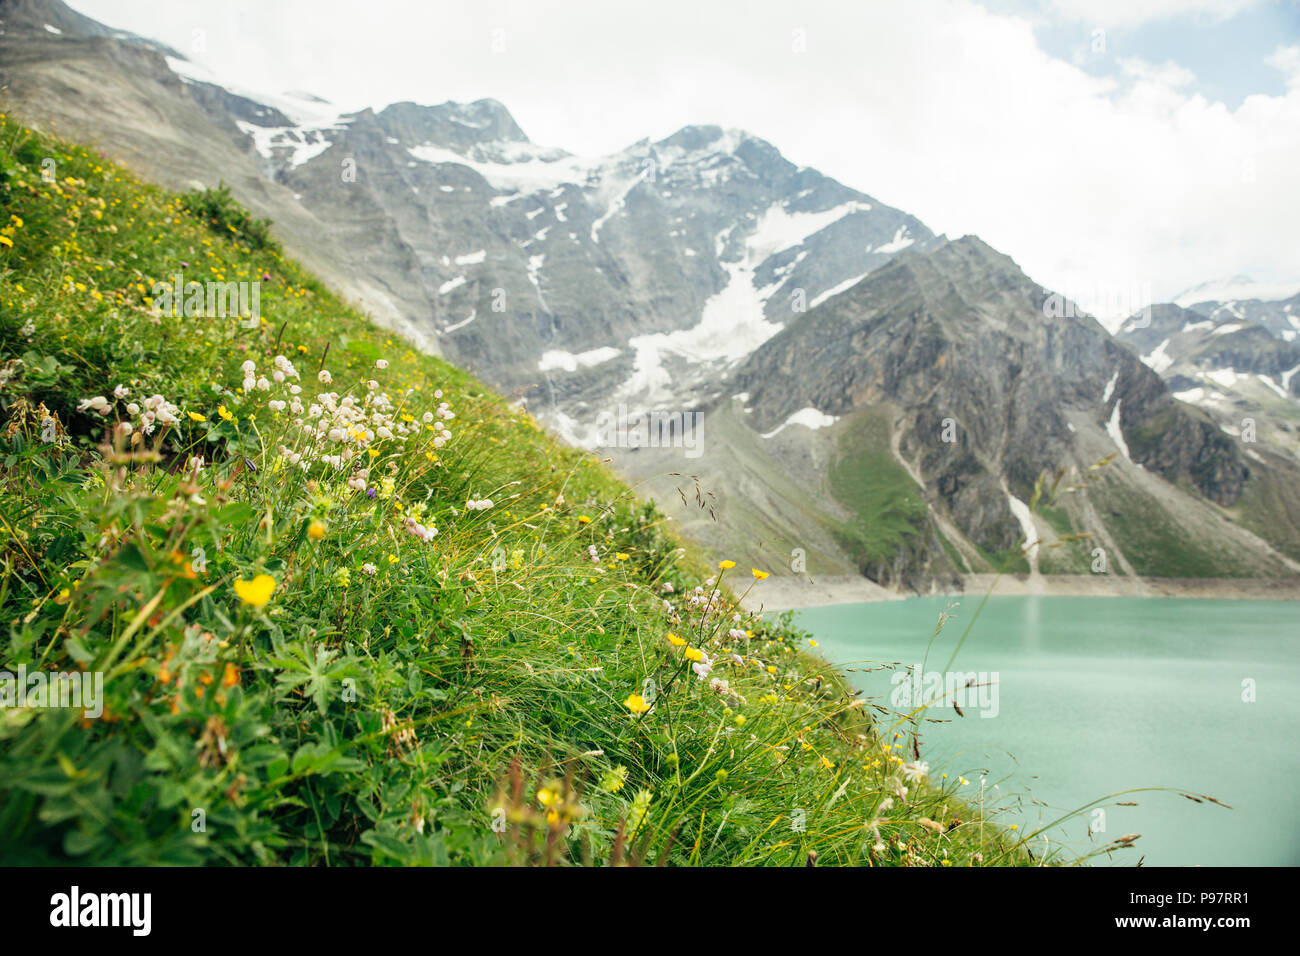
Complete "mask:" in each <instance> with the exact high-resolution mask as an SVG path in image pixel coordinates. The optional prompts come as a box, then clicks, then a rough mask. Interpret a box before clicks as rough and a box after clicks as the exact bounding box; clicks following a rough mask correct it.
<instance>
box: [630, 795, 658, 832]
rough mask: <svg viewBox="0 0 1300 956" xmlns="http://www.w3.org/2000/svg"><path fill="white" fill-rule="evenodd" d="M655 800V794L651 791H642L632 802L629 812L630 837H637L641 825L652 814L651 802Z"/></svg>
mask: <svg viewBox="0 0 1300 956" xmlns="http://www.w3.org/2000/svg"><path fill="white" fill-rule="evenodd" d="M652 799H654V794H653V793H652V792H651V791H649V790H642V791H640V792H639V793H638V794H637V795H636V797H635V798H633V800H632V806H631V807H629V808H628V811H627V834H628V836H629V837H632V836H635V835H636V832H637V830H639V829H640V828H641V824H642V823H643V822H645V818H646V814H647V813H649V812H650V801H651V800H652Z"/></svg>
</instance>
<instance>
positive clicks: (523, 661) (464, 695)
mask: <svg viewBox="0 0 1300 956" xmlns="http://www.w3.org/2000/svg"><path fill="white" fill-rule="evenodd" d="M0 164H2V167H3V168H2V169H0V520H2V521H3V528H2V530H3V534H4V538H3V546H2V547H0V620H2V621H3V625H4V626H3V635H2V637H0V640H2V641H3V643H2V644H0V669H3V670H7V671H9V672H14V673H16V672H17V669H18V667H19V666H20V665H23V666H25V668H26V669H27V671H28V672H35V671H38V670H42V671H46V672H61V673H65V674H75V673H78V672H86V673H90V674H96V673H98V674H102V675H103V676H104V702H103V713H102V715H101V716H99V717H98V718H91V717H85V716H83V713H82V711H81V710H80V709H70V708H50V707H45V708H42V707H35V706H21V705H18V704H21V702H17V703H15V701H12V700H11V701H9V702H6V703H5V706H3V707H2V708H0V864H51V863H66V862H82V863H94V864H159V863H161V864H297V865H324V864H329V865H357V864H439V863H476V864H489V863H555V864H563V863H593V864H618V863H649V864H664V863H672V864H767V865H803V864H805V863H806V862H809V861H810V860H813V859H815V860H816V862H817V863H819V864H863V865H866V864H870V865H951V864H957V865H967V864H972V863H981V862H982V863H985V864H1006V863H1021V862H1029V859H1030V858H1029V857H1028V855H1027V854H1026V853H1025V852H1024V850H1023V848H1022V846H1021V843H1022V841H1023V839H1028V835H1021V834H1017V833H1014V832H1012V831H1010V830H1006V831H1004V830H1002V829H1000V828H998V827H997V826H996V825H994V824H993V823H990V822H989V821H988V820H987V819H986V818H985V816H984V815H982V814H980V813H979V812H977V811H976V809H973V808H972V807H971V806H969V805H968V804H967V803H965V802H963V801H962V800H961V797H962V795H963V794H964V793H969V792H970V789H971V788H970V785H969V784H968V782H967V781H965V780H963V779H961V778H959V777H958V776H957V775H956V774H953V775H952V776H951V777H949V778H946V779H945V778H943V777H941V776H940V775H939V774H937V773H932V774H929V776H928V777H927V770H928V768H927V767H926V766H925V765H924V764H923V763H922V762H921V760H920V754H919V752H917V751H916V750H915V745H914V743H913V742H912V741H911V740H910V739H909V737H908V736H907V735H906V734H904V733H903V731H902V730H899V729H895V728H893V727H889V728H888V729H886V728H885V726H884V725H881V727H880V728H874V727H873V724H872V722H871V720H870V718H869V716H868V709H869V708H867V707H865V706H863V702H862V701H860V700H858V699H856V698H855V697H854V696H852V695H851V694H848V693H846V690H845V688H844V686H843V684H842V683H841V682H840V680H839V679H838V678H837V675H836V674H835V673H834V672H833V671H831V670H830V669H829V668H828V667H827V666H826V665H824V664H823V663H822V662H820V661H819V660H818V659H817V658H816V657H815V656H810V655H809V653H808V652H807V650H806V647H807V644H808V641H807V638H806V636H805V635H801V634H800V633H798V632H797V631H796V630H794V629H793V628H791V627H790V626H789V625H788V623H776V622H770V621H764V620H760V619H756V618H753V617H748V616H745V615H743V614H741V613H739V612H738V611H736V610H735V604H734V599H733V593H734V592H733V590H732V588H733V587H734V590H735V591H736V592H738V591H740V590H742V589H743V588H746V587H751V586H753V587H757V588H762V586H763V584H762V581H761V578H762V576H763V574H762V569H758V570H756V571H751V569H749V568H736V567H727V566H726V565H728V564H729V562H722V564H723V567H721V568H719V569H714V568H711V567H707V568H706V567H702V566H700V565H699V563H698V562H696V561H695V560H693V559H692V558H691V557H690V555H689V554H688V553H687V552H686V551H684V550H683V549H682V548H681V547H680V545H679V542H677V541H676V540H674V538H673V537H672V536H671V535H669V534H668V533H666V532H665V530H664V528H663V523H662V519H661V517H660V516H659V515H658V514H657V513H656V512H655V511H654V510H653V509H652V508H651V507H649V506H647V505H644V504H642V503H640V502H638V501H636V500H635V499H634V498H633V497H632V496H631V495H630V493H629V492H628V491H627V489H626V488H625V487H624V486H623V485H621V484H620V483H619V482H618V481H617V480H616V479H615V478H613V476H612V475H611V474H610V473H609V472H608V470H607V469H606V468H605V467H604V466H603V465H602V464H601V463H600V462H598V461H597V460H596V459H594V458H592V457H591V456H589V455H585V454H583V453H580V452H578V451H576V450H574V449H571V448H567V447H564V446H562V445H560V444H559V443H557V442H556V441H554V440H553V439H552V438H550V437H549V436H548V435H547V434H546V433H544V432H542V431H541V430H540V429H539V428H538V427H537V426H536V424H535V423H534V422H533V421H532V420H531V419H530V418H529V417H528V416H527V414H525V413H524V412H522V411H520V410H519V409H518V408H516V407H514V406H512V405H511V404H510V403H508V402H507V401H506V400H505V399H503V398H502V397H501V396H499V395H496V394H493V393H492V392H490V391H488V390H487V389H485V388H484V387H483V386H482V385H480V384H479V383H477V382H476V381H474V380H473V379H472V378H470V377H469V376H467V375H466V374H465V373H463V372H461V371H458V370H457V369H455V368H452V367H450V366H448V365H447V364H445V363H444V362H442V361H440V360H438V359H436V358H432V357H430V356H428V355H424V354H420V353H417V352H415V351H413V350H412V349H411V348H410V347H409V346H408V345H407V344H406V343H405V342H404V341H401V340H399V339H396V338H394V337H393V336H391V335H390V334H388V333H385V332H384V331H383V330H381V329H379V328H376V327H374V326H372V325H371V324H369V322H368V321H367V320H366V319H365V318H364V317H362V316H360V315H358V314H357V313H356V312H354V311H353V310H352V309H350V308H349V307H347V306H346V305H345V304H344V303H342V302H341V301H340V300H339V299H337V298H336V297H335V296H334V295H332V294H331V293H330V292H329V291H328V290H327V289H325V288H324V287H323V286H322V285H321V284H319V283H318V282H317V281H315V280H314V279H313V278H312V277H311V276H309V275H306V274H304V273H303V272H302V271H301V270H300V269H299V268H298V267H297V266H295V265H294V264H293V263H292V262H289V261H286V260H285V259H284V258H283V257H282V256H281V254H280V253H279V252H278V250H277V247H276V245H275V243H274V241H273V240H271V239H270V238H269V236H268V235H267V234H266V233H265V230H264V229H263V228H262V226H261V225H260V224H258V223H257V222H256V221H255V220H251V219H249V218H248V216H247V214H246V213H245V212H244V211H243V210H241V209H239V208H238V207H237V206H236V205H235V204H234V203H233V201H231V200H230V198H229V196H228V195H225V194H222V193H220V192H219V191H214V192H209V193H206V194H203V195H197V196H190V197H179V196H176V195H173V194H169V193H167V192H164V191H162V190H160V189H157V188H155V187H152V186H148V185H143V184H141V183H139V182H137V181H136V180H134V179H133V178H132V177H131V175H129V174H128V173H127V172H126V171H125V170H124V169H123V168H122V167H121V166H118V165H115V164H113V163H111V162H109V161H107V160H105V159H104V158H102V157H101V156H98V155H97V154H96V153H95V152H94V151H93V150H88V149H85V148H82V147H79V146H75V145H71V144H68V143H66V142H62V141H60V140H58V139H55V138H52V137H50V136H47V135H44V134H39V133H36V132H33V131H32V130H30V129H27V128H24V127H23V126H21V125H18V124H16V123H14V122H13V121H12V120H11V119H7V118H3V117H0ZM180 273H183V274H184V280H185V281H186V282H189V281H200V282H207V281H214V282H222V283H225V282H254V281H256V282H259V283H260V287H259V289H260V304H261V316H260V320H259V321H256V322H248V321H241V320H240V319H239V318H237V317H233V316H217V315H211V314H205V313H204V314H190V315H182V316H181V317H174V316H173V315H171V314H170V313H169V312H168V311H167V310H165V309H162V308H160V303H159V302H158V301H156V298H157V297H156V295H155V292H156V291H157V289H156V288H155V284H156V283H165V284H170V283H171V282H172V277H173V276H174V275H177V274H180ZM0 686H3V685H0ZM10 686H11V687H12V684H11V685H10ZM29 703H31V702H30V701H29Z"/></svg>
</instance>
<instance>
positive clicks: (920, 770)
mask: <svg viewBox="0 0 1300 956" xmlns="http://www.w3.org/2000/svg"><path fill="white" fill-rule="evenodd" d="M929 772H930V765H929V764H928V763H926V762H925V761H924V760H914V761H912V762H911V763H905V764H903V778H904V779H905V780H908V781H910V782H912V783H921V782H922V781H924V780H925V776H926V774H928V773H929Z"/></svg>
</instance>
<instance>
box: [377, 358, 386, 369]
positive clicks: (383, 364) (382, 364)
mask: <svg viewBox="0 0 1300 956" xmlns="http://www.w3.org/2000/svg"><path fill="white" fill-rule="evenodd" d="M375 368H377V369H386V368H388V359H375Z"/></svg>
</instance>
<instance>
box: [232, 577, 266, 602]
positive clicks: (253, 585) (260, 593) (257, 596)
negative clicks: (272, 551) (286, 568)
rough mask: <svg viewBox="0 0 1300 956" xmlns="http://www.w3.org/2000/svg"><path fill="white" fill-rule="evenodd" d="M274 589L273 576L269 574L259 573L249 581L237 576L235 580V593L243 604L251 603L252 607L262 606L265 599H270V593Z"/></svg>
mask: <svg viewBox="0 0 1300 956" xmlns="http://www.w3.org/2000/svg"><path fill="white" fill-rule="evenodd" d="M274 591H275V578H273V577H271V576H270V575H269V574H259V575H258V576H257V577H255V578H253V580H251V581H245V580H244V579H243V578H239V579H237V580H236V581H235V593H236V594H237V595H239V599H240V600H241V601H243V602H244V603H245V604H251V605H253V607H262V606H263V605H265V604H266V602H267V601H269V600H271V594H272V593H273V592H274Z"/></svg>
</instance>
